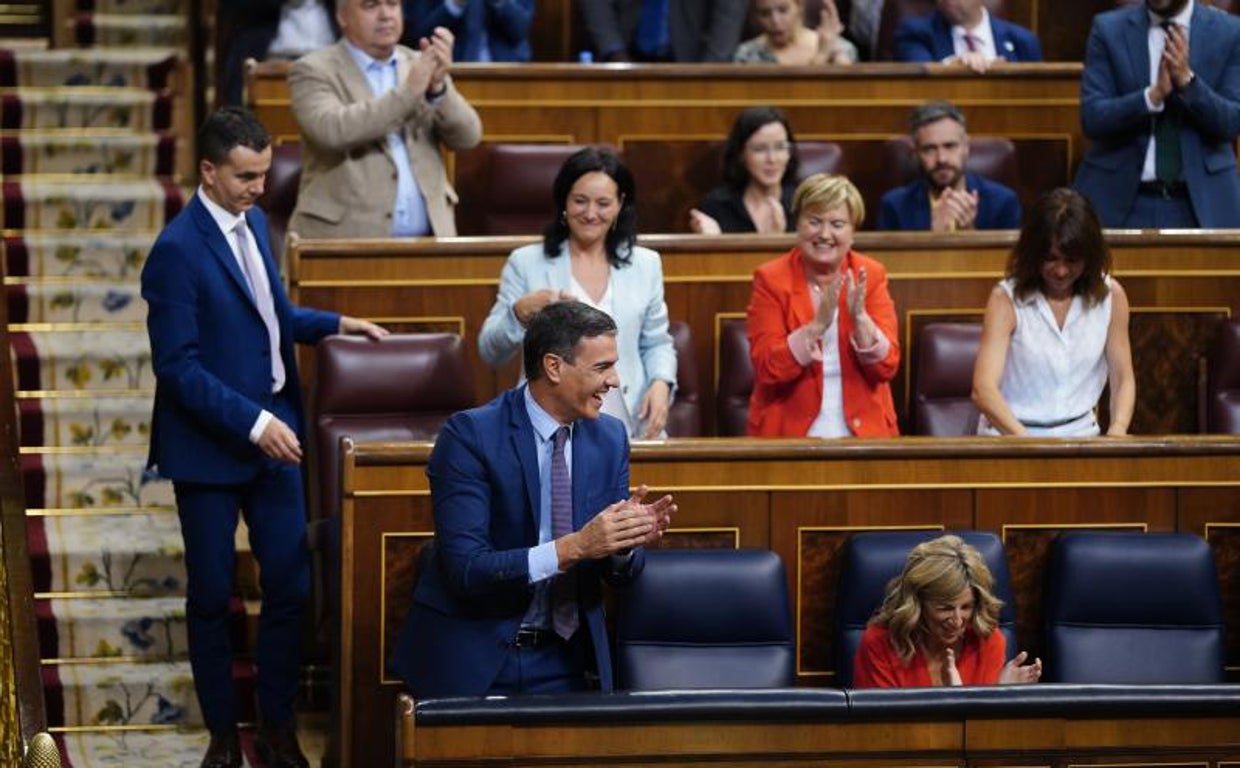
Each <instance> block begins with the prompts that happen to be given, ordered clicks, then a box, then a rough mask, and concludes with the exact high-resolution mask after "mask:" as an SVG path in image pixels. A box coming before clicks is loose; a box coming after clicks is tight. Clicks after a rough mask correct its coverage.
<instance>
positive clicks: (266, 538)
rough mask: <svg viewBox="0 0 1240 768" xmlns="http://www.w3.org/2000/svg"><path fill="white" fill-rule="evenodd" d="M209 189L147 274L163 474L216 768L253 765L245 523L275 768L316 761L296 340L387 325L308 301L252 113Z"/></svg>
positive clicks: (218, 151)
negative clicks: (244, 749)
mask: <svg viewBox="0 0 1240 768" xmlns="http://www.w3.org/2000/svg"><path fill="white" fill-rule="evenodd" d="M198 151H199V173H200V176H201V184H200V186H199V187H198V191H197V193H196V194H195V195H194V197H193V198H192V199H191V200H190V202H189V205H188V206H186V207H185V209H184V210H182V211H181V212H180V213H179V214H178V215H177V216H176V218H174V219H173V220H172V221H171V222H170V223H169V224H168V226H167V227H165V228H164V231H163V232H162V233H160V235H159V238H158V239H157V240H156V241H155V245H154V246H153V247H152V248H151V253H150V256H149V257H148V259H147V262H146V266H145V267H144V268H143V270H142V298H144V299H145V300H146V302H147V305H148V307H149V309H148V314H147V330H148V332H149V334H150V339H151V358H152V360H153V363H154V368H155V378H156V385H155V413H154V418H153V420H152V425H151V447H150V458H149V464H150V465H151V466H153V467H154V468H156V469H157V470H158V472H159V473H160V474H161V475H162V476H164V477H166V478H169V479H170V480H172V481H173V489H174V491H175V493H176V501H177V512H178V514H179V515H180V518H181V532H182V536H183V538H184V540H185V569H186V574H187V577H188V582H187V585H186V610H185V612H186V622H187V626H188V631H189V651H190V666H191V668H192V669H193V672H194V684H195V687H196V689H197V694H198V702H199V704H200V705H201V707H202V714H203V718H204V720H205V721H206V724H207V727H208V728H209V729H210V730H211V743H210V746H209V747H208V749H207V754H206V757H205V758H204V759H203V762H202V766H203V768H240V766H241V765H242V758H241V750H240V747H239V744H238V740H237V730H236V724H237V719H238V717H237V715H238V713H237V706H236V702H235V701H234V700H233V698H234V697H233V675H232V661H233V660H232V645H231V642H230V634H231V632H230V619H229V614H230V610H229V603H230V599H231V597H232V586H233V585H232V579H233V566H234V562H235V552H234V538H233V537H234V534H235V532H236V528H237V513H238V511H240V513H241V514H242V515H244V516H245V520H246V524H247V526H248V527H249V531H250V545H251V548H252V549H253V552H254V556H255V558H256V559H257V560H258V564H259V568H260V569H261V571H262V581H261V587H262V593H263V607H262V614H261V616H260V618H259V628H258V648H257V649H256V659H255V660H256V662H257V665H258V670H259V671H258V706H259V715H260V716H261V717H262V725H261V727H260V728H259V733H258V738H257V745H258V749H259V753H260V754H261V755H262V756H263V758H264V759H265V760H266V763H267V765H269V766H278V767H279V768H299V767H301V766H307V765H308V764H307V762H306V758H305V756H304V755H302V753H301V749H300V747H299V746H298V743H297V735H296V731H295V729H294V723H293V701H294V699H295V697H296V693H297V678H298V674H299V671H300V670H299V666H300V654H299V653H298V649H299V648H300V646H301V620H302V609H303V607H304V604H305V602H306V598H307V595H308V592H309V585H310V558H309V551H308V550H307V548H306V520H305V508H304V506H305V505H304V504H303V499H302V480H301V466H300V464H301V457H302V451H301V438H300V437H299V435H300V432H301V426H302V405H301V384H300V382H299V381H298V378H297V360H296V357H295V356H294V351H293V343H294V342H295V341H298V342H303V343H312V342H316V341H318V340H319V339H321V338H323V337H324V336H327V335H328V334H331V333H337V332H340V333H363V334H366V335H367V336H370V337H372V338H378V337H380V336H383V335H385V334H386V333H387V332H386V331H385V330H383V329H382V328H380V327H379V326H377V325H375V324H373V323H370V322H367V321H365V320H358V319H356V318H351V317H342V316H340V315H337V314H335V313H333V312H320V311H317V310H311V309H301V308H299V307H295V306H293V305H292V304H291V303H290V302H289V300H288V296H287V295H285V293H284V288H283V287H282V285H281V282H280V275H279V272H278V271H277V269H276V264H275V261H274V259H273V258H272V255H271V247H270V244H269V243H268V239H267V237H268V236H267V221H266V219H265V218H264V216H263V214H262V212H261V211H260V210H259V209H257V208H255V207H254V203H255V201H257V200H258V198H259V196H260V195H262V193H263V184H264V181H265V179H266V176H267V170H268V168H270V166H271V137H270V136H269V135H268V134H267V131H266V130H265V129H264V128H263V126H262V125H260V124H259V123H258V121H257V120H255V119H254V117H253V116H252V115H250V114H249V113H248V112H246V111H245V110H243V109H240V108H237V107H225V108H224V109H221V110H219V111H217V112H214V113H212V114H211V115H209V116H208V117H207V119H206V121H205V122H204V123H203V126H202V129H201V130H200V132H199V135H198Z"/></svg>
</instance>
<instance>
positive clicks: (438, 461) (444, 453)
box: [426, 413, 529, 598]
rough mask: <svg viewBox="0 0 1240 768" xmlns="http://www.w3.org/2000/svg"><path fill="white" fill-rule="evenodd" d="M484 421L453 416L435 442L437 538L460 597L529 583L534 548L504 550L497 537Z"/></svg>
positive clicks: (432, 473)
mask: <svg viewBox="0 0 1240 768" xmlns="http://www.w3.org/2000/svg"><path fill="white" fill-rule="evenodd" d="M495 439H496V436H495V435H482V434H479V431H478V425H477V424H476V423H475V421H474V420H472V419H471V418H469V416H468V415H467V414H465V413H458V414H457V415H456V416H453V417H452V418H451V419H449V420H448V423H447V424H445V425H444V428H443V430H442V431H441V432H440V433H439V436H438V437H437V438H436V440H435V448H434V450H433V451H432V452H431V459H430V463H429V464H428V465H427V468H426V475H427V477H428V478H429V479H430V484H431V501H432V504H433V505H434V515H435V542H436V547H437V548H438V553H439V559H440V563H441V565H442V569H443V575H444V577H445V578H446V580H447V587H448V589H449V590H450V591H451V592H452V593H453V595H454V596H455V597H458V598H471V597H478V596H482V595H485V594H487V593H488V592H489V591H491V590H493V589H495V588H496V587H498V586H501V585H507V586H511V585H512V584H513V583H525V582H528V581H529V549H528V548H527V547H520V548H517V549H508V550H498V549H496V548H495V547H494V545H493V543H492V539H491V532H490V528H491V515H492V514H493V513H494V510H493V505H494V504H496V503H498V500H497V499H495V498H493V497H494V491H493V486H492V482H491V478H490V477H489V473H490V470H489V467H488V465H487V462H486V459H485V457H484V456H483V453H482V446H483V441H484V440H495Z"/></svg>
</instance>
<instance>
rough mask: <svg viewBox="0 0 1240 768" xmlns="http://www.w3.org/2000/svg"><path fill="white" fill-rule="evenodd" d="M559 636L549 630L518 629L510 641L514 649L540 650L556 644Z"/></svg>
mask: <svg viewBox="0 0 1240 768" xmlns="http://www.w3.org/2000/svg"><path fill="white" fill-rule="evenodd" d="M559 641H560V636H559V635H557V634H556V633H555V632H553V631H552V630H550V629H518V630H517V636H516V637H514V638H513V639H512V646H513V647H514V648H542V647H544V646H547V645H551V644H552V643H558V642H559Z"/></svg>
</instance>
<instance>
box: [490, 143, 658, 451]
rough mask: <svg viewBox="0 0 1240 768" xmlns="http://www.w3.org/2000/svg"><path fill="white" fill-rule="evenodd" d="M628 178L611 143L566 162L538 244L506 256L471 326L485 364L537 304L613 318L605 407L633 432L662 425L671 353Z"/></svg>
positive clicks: (652, 256)
mask: <svg viewBox="0 0 1240 768" xmlns="http://www.w3.org/2000/svg"><path fill="white" fill-rule="evenodd" d="M636 198H637V192H636V189H635V187H634V184H633V176H632V174H631V173H630V172H629V170H628V168H626V167H625V166H624V165H623V164H622V163H621V162H620V159H619V158H618V157H616V154H615V153H614V152H612V151H611V150H609V149H603V148H596V147H587V148H585V149H582V150H581V151H579V152H576V153H574V154H573V155H572V156H571V157H569V158H568V159H567V160H565V161H564V165H563V166H561V168H560V171H559V173H558V174H557V175H556V178H555V183H554V185H553V187H552V199H553V204H554V206H555V208H554V209H553V210H554V216H553V218H552V220H551V222H550V223H548V224H547V227H546V229H545V230H544V232H543V242H542V243H537V244H534V245H527V246H524V247H522V248H518V249H516V250H515V251H513V252H512V254H511V255H509V257H508V263H507V264H505V265H504V272H503V274H502V276H501V277H500V286H499V295H498V296H497V297H496V300H495V305H494V306H493V307H491V313H490V314H489V315H488V316H487V319H486V321H485V322H484V323H483V325H482V330H481V331H480V332H479V334H478V350H479V352H480V353H481V354H482V358H483V359H484V360H486V362H487V363H488V364H489V365H491V366H492V367H498V366H500V365H503V364H504V363H505V362H507V361H508V360H509V359H510V358H512V356H513V355H514V354H515V353H516V352H517V350H519V349H520V348H521V342H522V340H523V339H524V338H525V325H526V323H528V322H529V319H530V318H531V317H532V316H533V315H534V313H536V312H537V311H538V310H540V309H542V308H543V307H544V306H546V305H547V304H549V303H551V302H554V301H560V300H561V299H575V300H577V301H582V302H585V303H586V304H589V305H591V306H593V307H595V308H596V309H600V310H602V311H604V312H606V313H607V314H609V315H611V316H612V318H614V319H615V321H616V325H617V326H618V328H619V331H618V333H617V335H616V346H617V351H618V352H619V358H620V359H619V361H618V362H617V365H616V370H617V372H618V373H619V376H620V387H619V389H613V390H611V391H610V392H608V394H607V397H606V399H605V400H604V403H603V411H604V412H605V413H609V414H611V415H613V416H615V417H617V418H619V419H621V420H622V421H624V422H625V424H626V425H627V426H628V428H629V435H630V436H631V437H645V438H656V437H660V436H662V435H663V433H664V426H665V425H666V424H667V414H668V408H669V407H670V405H671V399H672V389H673V387H674V386H675V383H676V351H675V349H674V348H673V346H672V337H671V334H670V333H668V322H667V304H666V303H665V302H664V300H663V264H662V261H661V260H660V258H659V254H658V253H657V252H655V251H652V250H650V249H649V248H642V247H641V246H638V245H637V244H636V241H637V208H636V205H637V199H636Z"/></svg>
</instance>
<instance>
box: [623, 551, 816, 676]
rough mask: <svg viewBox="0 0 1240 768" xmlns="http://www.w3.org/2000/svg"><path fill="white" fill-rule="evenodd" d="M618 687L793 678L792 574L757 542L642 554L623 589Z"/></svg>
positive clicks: (780, 561)
mask: <svg viewBox="0 0 1240 768" xmlns="http://www.w3.org/2000/svg"><path fill="white" fill-rule="evenodd" d="M616 608H617V611H616V647H617V648H616V687H617V688H620V689H626V690H632V691H650V690H665V689H673V688H682V689H683V688H775V687H780V686H789V685H792V684H793V678H794V675H795V659H794V650H795V649H794V642H793V632H792V614H791V611H790V610H789V609H788V580H787V577H786V575H785V572H784V564H783V561H782V560H780V559H779V555H777V554H775V553H774V552H770V551H768V550H764V549H763V550H759V549H740V550H734V549H663V550H651V551H648V552H647V553H646V568H645V570H644V571H643V572H642V574H641V576H640V577H638V579H637V580H636V581H635V582H634V584H633V585H632V586H630V587H628V588H626V589H622V590H617V605H616Z"/></svg>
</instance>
